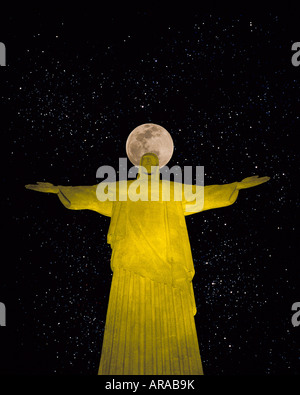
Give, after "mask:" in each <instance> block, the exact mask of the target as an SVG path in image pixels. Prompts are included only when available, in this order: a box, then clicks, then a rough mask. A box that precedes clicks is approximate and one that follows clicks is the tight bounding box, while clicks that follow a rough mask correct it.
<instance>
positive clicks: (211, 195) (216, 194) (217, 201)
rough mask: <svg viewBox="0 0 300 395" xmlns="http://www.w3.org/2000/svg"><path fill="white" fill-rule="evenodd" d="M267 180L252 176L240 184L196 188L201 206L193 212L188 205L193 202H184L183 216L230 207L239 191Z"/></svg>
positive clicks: (266, 178)
mask: <svg viewBox="0 0 300 395" xmlns="http://www.w3.org/2000/svg"><path fill="white" fill-rule="evenodd" d="M269 179H270V177H259V176H252V177H247V178H244V179H243V180H242V181H240V182H233V183H231V184H221V185H206V186H204V190H203V189H202V190H201V188H199V187H198V190H199V196H198V200H199V201H200V202H203V204H200V205H199V209H198V210H195V211H193V210H190V209H189V204H193V202H191V201H189V202H187V201H184V205H183V209H184V214H185V215H190V214H194V213H197V212H201V211H205V210H211V209H214V208H220V207H226V206H230V205H231V204H233V203H234V202H235V201H236V199H237V197H238V194H239V191H240V190H241V189H246V188H252V187H255V186H257V185H260V184H263V183H264V182H267V181H269ZM193 187H195V190H194V193H196V194H197V192H196V186H193Z"/></svg>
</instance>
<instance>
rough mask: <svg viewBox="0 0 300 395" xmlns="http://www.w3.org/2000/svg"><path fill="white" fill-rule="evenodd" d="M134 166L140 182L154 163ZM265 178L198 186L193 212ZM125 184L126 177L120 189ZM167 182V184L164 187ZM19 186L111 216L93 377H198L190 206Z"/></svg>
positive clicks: (91, 190) (85, 189)
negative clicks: (106, 289)
mask: <svg viewBox="0 0 300 395" xmlns="http://www.w3.org/2000/svg"><path fill="white" fill-rule="evenodd" d="M140 164H141V166H143V167H140V169H146V172H144V171H139V177H141V178H142V180H143V181H144V182H146V183H148V179H149V177H150V174H151V169H153V167H152V168H151V166H156V169H157V168H158V167H157V166H158V165H159V159H158V157H157V156H156V155H155V154H151V153H150V154H145V155H143V156H142V158H141V162H140ZM268 180H269V177H261V178H259V177H258V176H254V177H248V178H245V179H243V180H242V181H241V182H233V183H231V184H224V185H208V186H203V187H202V188H204V205H203V206H202V207H201V209H199V210H198V212H199V211H201V212H202V211H205V210H210V209H214V208H219V207H225V206H229V205H231V204H233V203H234V202H235V201H236V199H237V197H238V193H239V190H241V189H245V188H250V187H254V186H256V185H259V184H262V183H264V182H266V181H268ZM133 181H135V180H128V181H127V186H126V188H129V186H130V184H131V183H132V182H133ZM161 183H162V181H161V180H160V181H159V185H160V186H161ZM175 184H176V183H175V182H169V185H170V188H171V190H172V189H174V188H175V187H176V185H175ZM121 185H123V184H122V181H119V182H116V188H117V189H118V188H119V189H120V188H121ZM177 186H178V185H177ZM193 187H194V186H193ZM26 188H28V189H32V190H35V191H39V192H46V193H54V194H57V195H58V197H59V199H60V201H61V202H62V204H63V205H64V206H65V207H67V208H68V209H73V210H84V209H88V210H93V211H96V212H98V213H99V214H102V215H105V216H108V217H110V218H111V221H110V227H109V231H108V237H107V240H108V243H109V244H110V245H111V248H112V256H111V269H112V271H113V278H112V284H111V290H110V296H109V303H108V310H107V316H106V323H105V332H104V338H103V345H102V353H101V360H100V367H99V374H101V375H131V374H132V375H201V374H203V370H202V363H201V358H200V352H199V345H198V339H197V333H196V327H195V320H194V315H195V314H196V304H195V298H194V292H193V286H192V279H193V276H194V265H193V260H192V254H191V248H190V243H189V237H188V233H187V228H186V222H185V216H186V215H190V214H193V212H191V211H190V210H188V209H187V207H188V205H189V204H191V202H187V201H186V200H185V198H184V196H183V199H182V201H175V200H174V199H172V191H171V194H170V197H171V200H170V201H162V200H161V199H159V200H158V201H151V200H150V201H141V200H138V201H132V200H130V199H127V200H126V201H120V200H115V201H113V200H109V199H108V200H106V201H100V200H99V199H98V198H97V191H96V190H97V185H94V186H75V187H73V186H60V185H59V186H54V185H52V184H50V183H37V184H33V185H32V184H31V185H26ZM195 190H196V189H195ZM126 191H127V190H126ZM202 193H203V189H202ZM195 212H197V210H195Z"/></svg>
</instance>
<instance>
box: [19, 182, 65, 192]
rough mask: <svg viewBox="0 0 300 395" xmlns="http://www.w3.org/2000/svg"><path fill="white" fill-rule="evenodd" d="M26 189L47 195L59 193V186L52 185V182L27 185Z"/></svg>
mask: <svg viewBox="0 0 300 395" xmlns="http://www.w3.org/2000/svg"><path fill="white" fill-rule="evenodd" d="M25 188H26V189H32V190H33V191H38V192H45V193H58V192H59V189H58V186H56V185H53V184H51V183H50V182H37V183H36V184H27V185H25Z"/></svg>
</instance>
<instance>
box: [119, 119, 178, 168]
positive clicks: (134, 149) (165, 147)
mask: <svg viewBox="0 0 300 395" xmlns="http://www.w3.org/2000/svg"><path fill="white" fill-rule="evenodd" d="M173 150H174V144H173V140H172V137H171V135H170V133H169V132H168V131H167V130H166V129H165V128H163V127H162V126H160V125H156V124H155V123H144V124H143V125H139V126H137V127H136V128H135V129H133V131H132V132H131V133H130V135H129V136H128V138H127V141H126V153H127V156H128V159H129V160H130V162H131V163H132V164H134V165H135V166H139V164H140V160H141V157H142V156H143V155H144V154H146V153H147V152H152V153H154V154H156V155H157V156H158V159H159V167H163V166H165V165H166V164H167V163H168V162H169V160H170V159H171V157H172V155H173Z"/></svg>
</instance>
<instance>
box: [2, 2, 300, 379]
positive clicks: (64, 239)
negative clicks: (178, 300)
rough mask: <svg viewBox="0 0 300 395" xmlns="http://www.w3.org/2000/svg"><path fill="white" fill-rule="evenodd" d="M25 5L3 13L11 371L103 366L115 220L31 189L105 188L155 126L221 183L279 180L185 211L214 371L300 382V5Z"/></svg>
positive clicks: (78, 370)
mask: <svg viewBox="0 0 300 395" xmlns="http://www.w3.org/2000/svg"><path fill="white" fill-rule="evenodd" d="M24 12H25V11H24ZM24 12H23V10H20V9H19V10H15V12H12V11H11V12H7V13H5V12H4V13H1V17H0V19H1V26H0V41H1V42H3V43H5V45H6V50H7V67H1V68H0V84H1V85H0V86H1V91H0V100H1V124H2V127H1V129H2V131H1V135H2V144H1V151H2V152H1V161H2V172H1V177H2V182H1V184H2V193H1V207H2V210H1V212H2V238H1V239H2V255H1V264H0V302H2V303H5V306H6V312H7V325H6V327H1V328H0V347H1V354H0V373H9V374H28V375H32V374H50V375H64V374H75V375H95V374H97V370H98V366H99V361H100V352H101V345H102V339H103V332H104V324H105V315H106V309H107V303H108V297H109V289H110V282H111V278H112V273H111V270H110V254H111V250H110V246H109V245H108V244H107V243H106V235H107V230H108V226H109V218H107V217H103V216H101V215H99V214H97V213H96V212H92V211H88V210H84V211H72V210H66V209H65V208H64V207H63V205H62V204H61V203H60V202H59V199H58V198H57V196H55V195H48V194H41V193H37V192H33V191H29V190H26V189H25V188H24V185H25V184H29V183H35V182H37V181H47V182H52V183H53V184H56V185H94V184H96V183H98V182H99V181H100V180H99V179H98V180H97V179H96V171H97V169H98V167H99V166H101V165H110V166H113V167H114V168H117V167H118V161H119V158H120V157H121V158H124V157H126V151H125V143H126V139H127V137H128V135H129V133H130V132H131V131H132V130H133V129H134V128H135V127H136V126H138V125H140V124H143V123H148V122H152V123H156V124H159V125H161V126H163V127H164V128H166V129H167V130H168V131H169V133H170V134H171V136H172V138H173V141H174V146H175V148H174V154H173V157H172V159H171V161H170V162H169V164H168V166H169V167H171V166H174V165H179V166H184V165H190V166H193V167H195V166H204V170H205V180H204V183H205V184H206V185H209V184H223V183H231V182H234V181H241V180H242V179H243V178H245V177H249V176H252V175H259V176H269V177H271V180H270V181H269V182H267V183H265V184H263V185H260V186H257V187H255V188H251V189H247V190H241V191H240V194H239V197H238V200H237V201H236V203H235V204H234V205H232V206H230V207H226V208H220V209H216V210H210V211H206V212H203V213H198V214H196V215H193V216H190V217H187V218H186V222H187V227H188V232H189V236H190V243H191V248H192V254H193V258H194V265H195V270H196V274H195V277H194V282H193V284H194V292H195V297H196V303H197V309H198V313H197V315H196V316H195V320H196V326H197V332H198V339H199V343H200V353H201V357H202V362H203V369H204V374H206V375H214V376H224V375H295V374H299V369H300V366H299V362H300V361H299V335H300V327H294V326H293V325H292V323H291V317H292V315H293V312H292V310H291V306H292V304H293V303H295V302H299V301H300V295H299V261H296V256H297V252H298V251H299V250H298V248H297V247H296V234H297V233H296V232H297V231H298V227H297V215H298V209H297V206H298V204H299V185H298V179H299V171H298V166H299V156H298V152H299V146H298V145H297V144H296V134H297V133H299V127H298V130H297V128H296V127H297V125H299V114H300V112H299V109H300V99H299V88H300V83H299V81H300V79H299V76H300V67H298V68H297V67H294V66H293V65H292V63H291V56H292V54H293V53H292V51H291V46H292V44H293V43H294V42H296V41H300V36H299V31H298V30H299V29H298V28H299V21H298V22H297V19H296V16H295V13H294V12H293V10H292V9H290V10H289V9H286V10H285V12H282V10H281V11H280V10H274V11H267V10H260V11H254V10H252V11H251V10H242V11H238V10H235V11H233V10H227V11H226V10H216V9H212V10H209V9H203V10H201V9H200V8H199V9H194V10H190V11H189V12H188V11H185V12H183V11H182V10H177V11H176V12H175V11H173V12H172V11H162V10H160V11H158V10H156V11H154V10H152V11H142V10H140V11H138V10H127V12H125V10H103V11H102V12H99V11H96V10H93V9H91V8H89V7H86V9H85V8H84V6H83V8H82V9H80V8H79V7H78V8H74V7H72V9H70V12H69V13H67V12H63V11H61V12H60V11H59V9H56V10H51V9H48V10H46V9H45V10H43V11H40V10H34V9H32V10H31V11H28V10H27V14H26V13H25V14H24ZM296 31H298V34H296ZM129 167H131V163H130V162H129V161H128V168H129Z"/></svg>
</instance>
